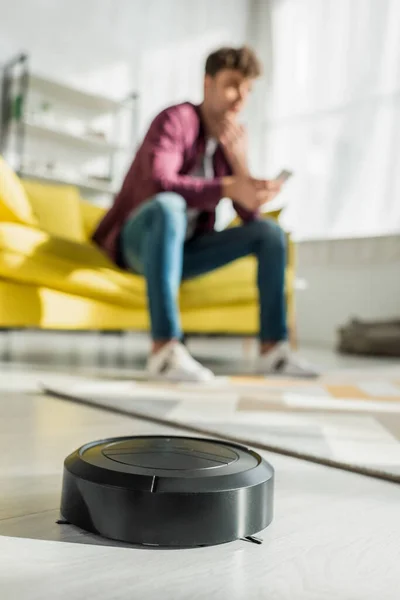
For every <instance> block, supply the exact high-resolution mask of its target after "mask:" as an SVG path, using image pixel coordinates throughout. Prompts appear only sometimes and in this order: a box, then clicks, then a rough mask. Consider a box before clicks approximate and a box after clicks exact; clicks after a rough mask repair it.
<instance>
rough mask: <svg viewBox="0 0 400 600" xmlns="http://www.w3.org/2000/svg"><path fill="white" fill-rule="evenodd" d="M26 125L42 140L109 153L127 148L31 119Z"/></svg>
mask: <svg viewBox="0 0 400 600" xmlns="http://www.w3.org/2000/svg"><path fill="white" fill-rule="evenodd" d="M24 125H25V129H26V133H27V134H28V135H32V136H35V137H36V138H40V139H42V140H53V141H55V142H59V143H62V144H67V145H69V146H73V147H74V148H81V149H83V150H91V151H93V152H99V151H101V152H104V153H108V154H111V153H113V152H117V151H118V150H126V148H123V147H121V146H118V145H117V144H112V143H110V142H107V141H105V140H97V139H95V138H90V137H85V136H76V135H73V134H72V133H68V132H67V131H63V130H62V129H56V128H53V127H48V126H46V125H39V124H36V123H30V122H29V121H25V122H24ZM13 127H14V128H15V127H17V124H16V123H14V124H13Z"/></svg>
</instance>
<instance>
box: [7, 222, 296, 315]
mask: <svg viewBox="0 0 400 600" xmlns="http://www.w3.org/2000/svg"><path fill="white" fill-rule="evenodd" d="M291 273H292V272H291V270H290V269H288V270H287V275H286V276H287V278H290V277H291ZM0 277H3V278H5V279H11V280H14V281H18V282H25V283H29V284H31V285H39V286H43V287H47V288H52V289H54V290H59V291H63V292H67V293H69V294H75V295H78V296H83V297H87V298H93V299H96V300H102V301H106V302H111V303H113V304H118V305H120V306H126V307H132V308H144V307H145V306H146V285H145V281H144V279H143V277H140V276H137V275H133V274H130V273H126V272H124V271H121V270H119V269H117V268H116V267H114V265H113V264H112V263H111V262H110V260H109V259H108V258H107V257H106V256H105V255H104V254H103V253H102V252H101V251H100V250H99V249H98V248H97V247H96V246H95V245H94V244H89V243H85V244H78V243H76V242H72V241H70V240H66V239H62V238H56V237H54V236H50V235H49V234H48V233H46V232H44V231H40V230H37V229H33V228H30V227H26V226H23V225H18V224H14V223H0ZM255 277H256V261H255V260H254V258H252V257H248V258H244V259H242V260H238V261H236V262H235V263H232V264H230V265H228V266H226V267H223V268H221V269H218V270H217V271H214V272H213V273H210V274H208V275H204V276H203V277H198V278H196V279H192V280H190V281H185V282H184V283H183V285H182V288H181V298H180V300H181V302H180V304H181V308H182V309H183V310H197V309H202V308H203V309H204V308H207V307H209V308H215V307H218V306H232V305H235V306H239V305H247V304H251V303H254V301H255V300H256V299H257V295H258V292H257V288H256V285H255Z"/></svg>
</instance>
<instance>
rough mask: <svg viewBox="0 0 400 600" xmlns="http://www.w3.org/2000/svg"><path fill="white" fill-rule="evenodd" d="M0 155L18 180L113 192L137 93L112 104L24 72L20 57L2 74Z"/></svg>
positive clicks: (128, 150) (128, 151)
mask: <svg viewBox="0 0 400 600" xmlns="http://www.w3.org/2000/svg"><path fill="white" fill-rule="evenodd" d="M1 92H2V93H1V114H0V152H1V154H3V155H4V156H5V158H6V159H7V160H8V161H9V162H10V164H11V165H12V167H13V168H14V169H15V170H16V171H17V173H18V174H19V176H20V177H22V178H24V177H25V178H33V179H36V180H42V181H48V182H53V183H61V184H62V183H65V184H74V185H77V186H78V187H79V188H80V189H81V190H82V191H83V192H84V193H85V194H89V195H91V196H96V195H98V194H102V195H104V194H109V195H111V194H115V193H116V191H117V189H118V187H119V185H120V183H121V178H122V175H123V172H124V170H125V168H126V166H127V163H128V161H129V159H130V157H131V156H132V154H133V152H134V147H135V145H136V138H137V106H138V95H137V94H136V93H132V94H130V95H129V96H128V97H127V98H125V99H123V100H115V99H112V98H108V97H106V96H103V95H101V94H94V93H90V92H86V91H83V90H80V89H78V88H76V87H73V86H70V85H67V84H65V83H62V82H60V81H57V80H53V79H49V78H47V77H43V76H41V75H39V74H37V73H33V72H32V71H31V70H30V69H29V59H28V56H27V55H25V54H21V55H19V56H16V57H15V58H13V59H12V60H10V61H9V62H8V63H7V64H6V65H5V66H4V67H3V72H2V90H1Z"/></svg>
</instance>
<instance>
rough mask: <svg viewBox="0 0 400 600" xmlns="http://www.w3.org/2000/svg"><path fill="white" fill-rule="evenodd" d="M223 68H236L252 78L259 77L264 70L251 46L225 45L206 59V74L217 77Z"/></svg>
mask: <svg viewBox="0 0 400 600" xmlns="http://www.w3.org/2000/svg"><path fill="white" fill-rule="evenodd" d="M223 69H234V70H235V71H239V72H240V73H241V74H242V75H243V76H244V77H249V78H251V79H255V78H256V77H259V76H260V75H261V72H262V68H261V63H260V61H259V59H258V58H257V56H256V53H255V52H254V50H252V49H251V48H249V46H242V47H241V48H229V47H224V48H220V49H219V50H216V51H215V52H212V54H210V55H209V57H208V58H207V60H206V69H205V71H206V75H210V76H211V77H215V75H216V74H217V73H219V72H220V71H222V70H223Z"/></svg>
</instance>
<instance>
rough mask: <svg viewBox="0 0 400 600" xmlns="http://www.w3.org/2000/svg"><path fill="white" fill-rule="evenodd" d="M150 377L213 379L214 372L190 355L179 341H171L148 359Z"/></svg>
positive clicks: (173, 379) (199, 380)
mask: <svg viewBox="0 0 400 600" xmlns="http://www.w3.org/2000/svg"><path fill="white" fill-rule="evenodd" d="M147 373H148V376H149V378H150V379H156V380H158V381H198V382H204V381H212V380H213V379H214V374H213V373H212V371H210V369H206V368H205V367H203V366H202V365H201V364H200V363H199V362H197V360H195V359H194V358H193V357H192V356H190V354H189V352H188V351H187V350H186V348H185V346H183V345H182V344H180V343H179V342H175V341H174V342H169V343H168V344H166V345H165V346H164V347H163V348H161V350H159V351H158V352H157V353H156V354H152V355H151V356H150V357H149V359H148V361H147Z"/></svg>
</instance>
